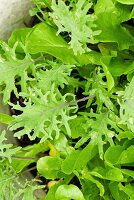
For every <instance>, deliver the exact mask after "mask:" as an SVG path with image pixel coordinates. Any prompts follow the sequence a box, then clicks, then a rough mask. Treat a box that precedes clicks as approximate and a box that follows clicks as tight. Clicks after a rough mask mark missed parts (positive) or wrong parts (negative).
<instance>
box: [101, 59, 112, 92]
mask: <svg viewBox="0 0 134 200" xmlns="http://www.w3.org/2000/svg"><path fill="white" fill-rule="evenodd" d="M101 61H102V67H103V70H104V73H105V75H106V78H107V85H108V90H109V91H110V90H111V89H112V88H113V87H114V79H113V77H112V75H111V73H110V71H109V69H108V65H109V62H110V59H109V57H108V56H107V57H106V56H105V57H103V58H102V59H101Z"/></svg>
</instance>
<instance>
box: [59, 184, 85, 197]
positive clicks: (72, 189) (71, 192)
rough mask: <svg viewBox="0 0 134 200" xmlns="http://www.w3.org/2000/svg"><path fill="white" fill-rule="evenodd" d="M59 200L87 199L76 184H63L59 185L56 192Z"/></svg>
mask: <svg viewBox="0 0 134 200" xmlns="http://www.w3.org/2000/svg"><path fill="white" fill-rule="evenodd" d="M55 198H56V199H57V200H71V199H74V200H75V199H76V200H85V199H84V196H83V194H82V192H81V191H80V189H79V188H78V187H77V186H75V185H72V184H70V185H61V186H59V187H58V189H57V190H56V193H55Z"/></svg>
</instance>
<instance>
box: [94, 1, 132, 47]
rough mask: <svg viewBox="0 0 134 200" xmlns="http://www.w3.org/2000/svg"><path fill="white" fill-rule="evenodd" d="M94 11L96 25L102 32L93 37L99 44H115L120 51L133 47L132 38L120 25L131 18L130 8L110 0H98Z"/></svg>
mask: <svg viewBox="0 0 134 200" xmlns="http://www.w3.org/2000/svg"><path fill="white" fill-rule="evenodd" d="M102 5H103V6H102ZM94 9H95V15H96V16H97V20H96V24H97V26H98V27H99V29H100V30H101V31H102V32H101V33H100V35H97V36H95V38H96V39H98V40H99V41H100V42H108V43H109V42H114V43H115V42H116V43H117V44H118V46H119V49H120V50H123V49H128V48H129V46H133V45H134V37H133V36H132V35H131V34H130V33H129V31H128V30H127V29H126V28H125V27H123V26H122V25H121V23H122V22H124V21H127V20H129V19H130V18H131V17H130V15H131V7H128V6H124V5H121V4H119V5H118V4H115V3H114V2H113V1H112V0H98V1H97V4H96V5H95V7H94Z"/></svg>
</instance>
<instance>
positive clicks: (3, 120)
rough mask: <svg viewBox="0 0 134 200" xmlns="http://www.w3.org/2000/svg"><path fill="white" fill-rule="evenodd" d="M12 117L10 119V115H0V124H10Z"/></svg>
mask: <svg viewBox="0 0 134 200" xmlns="http://www.w3.org/2000/svg"><path fill="white" fill-rule="evenodd" d="M13 119H14V118H13V117H11V116H10V115H7V114H4V113H0V122H1V123H3V124H10V123H11V122H12V121H13Z"/></svg>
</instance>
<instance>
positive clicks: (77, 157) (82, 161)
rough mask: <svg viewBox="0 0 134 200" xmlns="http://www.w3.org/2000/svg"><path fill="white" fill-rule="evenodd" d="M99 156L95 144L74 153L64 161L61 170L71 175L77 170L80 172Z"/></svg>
mask: <svg viewBox="0 0 134 200" xmlns="http://www.w3.org/2000/svg"><path fill="white" fill-rule="evenodd" d="M96 154H97V148H96V146H95V145H93V144H88V145H87V146H86V147H85V148H84V149H83V150H81V151H78V150H76V151H73V152H72V153H71V154H69V155H68V156H67V157H66V159H65V160H64V161H63V163H62V166H61V169H62V171H63V172H64V173H65V174H71V173H73V172H74V171H75V170H80V169H82V168H83V167H85V166H86V165H87V163H88V162H89V161H90V160H91V159H92V158H93V157H94V156H95V155H96Z"/></svg>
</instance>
